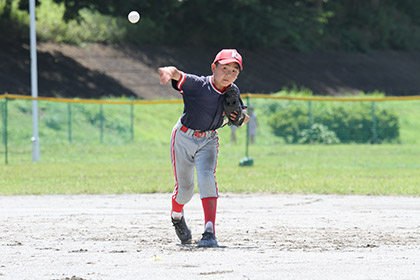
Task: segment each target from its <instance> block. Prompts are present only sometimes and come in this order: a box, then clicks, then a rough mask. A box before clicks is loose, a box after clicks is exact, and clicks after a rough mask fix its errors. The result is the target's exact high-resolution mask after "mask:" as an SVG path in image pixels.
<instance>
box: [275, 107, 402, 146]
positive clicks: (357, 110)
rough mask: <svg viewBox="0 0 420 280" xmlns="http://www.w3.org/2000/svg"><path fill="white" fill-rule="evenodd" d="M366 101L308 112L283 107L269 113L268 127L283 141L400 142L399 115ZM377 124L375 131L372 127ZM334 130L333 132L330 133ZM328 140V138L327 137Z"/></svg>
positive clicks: (301, 109)
mask: <svg viewBox="0 0 420 280" xmlns="http://www.w3.org/2000/svg"><path fill="white" fill-rule="evenodd" d="M374 115H375V123H374V122H373V120H372V108H371V106H369V105H367V104H358V105H354V106H343V105H330V106H326V107H325V108H323V109H322V110H314V112H313V115H312V116H311V114H309V110H308V107H307V106H306V107H305V106H302V105H291V106H286V107H284V108H282V109H279V110H278V111H276V112H274V113H272V115H271V117H270V118H269V121H268V123H269V126H270V127H271V129H272V131H273V133H274V134H275V135H276V136H279V137H282V138H283V139H284V140H285V142H286V143H309V142H310V141H311V137H312V136H313V137H314V138H313V139H312V140H313V141H316V143H327V144H328V143H329V144H333V143H338V142H337V141H336V140H335V139H334V138H335V137H337V139H338V141H339V142H341V143H375V142H376V143H383V142H398V141H399V124H398V117H397V115H396V114H395V113H393V112H391V111H389V110H386V109H381V110H375V114H374ZM374 126H375V127H376V129H375V131H374V130H373V127H374ZM331 132H333V133H334V134H332V133H331ZM326 139H329V140H326Z"/></svg>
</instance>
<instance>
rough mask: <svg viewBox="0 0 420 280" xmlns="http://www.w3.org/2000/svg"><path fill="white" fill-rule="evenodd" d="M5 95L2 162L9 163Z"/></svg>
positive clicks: (5, 100)
mask: <svg viewBox="0 0 420 280" xmlns="http://www.w3.org/2000/svg"><path fill="white" fill-rule="evenodd" d="M7 99H8V98H7V95H6V98H5V99H4V103H3V138H4V140H3V141H4V162H5V163H6V164H8V163H9V159H8V150H7V136H8V135H7Z"/></svg>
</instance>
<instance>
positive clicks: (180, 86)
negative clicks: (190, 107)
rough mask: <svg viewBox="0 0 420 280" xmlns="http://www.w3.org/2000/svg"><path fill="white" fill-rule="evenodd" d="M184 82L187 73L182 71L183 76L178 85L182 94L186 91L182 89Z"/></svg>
mask: <svg viewBox="0 0 420 280" xmlns="http://www.w3.org/2000/svg"><path fill="white" fill-rule="evenodd" d="M184 82H185V73H184V72H181V78H180V79H179V81H178V83H177V85H176V86H177V88H178V89H179V92H180V93H181V94H182V93H184V91H183V90H182V85H183V84H184Z"/></svg>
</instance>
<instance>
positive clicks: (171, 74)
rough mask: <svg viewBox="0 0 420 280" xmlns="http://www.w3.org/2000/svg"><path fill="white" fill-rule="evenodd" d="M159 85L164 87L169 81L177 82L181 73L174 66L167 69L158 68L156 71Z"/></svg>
mask: <svg viewBox="0 0 420 280" xmlns="http://www.w3.org/2000/svg"><path fill="white" fill-rule="evenodd" d="M158 72H159V79H160V84H162V85H164V84H166V83H168V82H169V81H170V80H171V79H174V80H176V81H178V80H179V79H180V78H181V73H180V72H179V70H178V69H177V68H176V67H174V66H169V67H160V68H159V69H158Z"/></svg>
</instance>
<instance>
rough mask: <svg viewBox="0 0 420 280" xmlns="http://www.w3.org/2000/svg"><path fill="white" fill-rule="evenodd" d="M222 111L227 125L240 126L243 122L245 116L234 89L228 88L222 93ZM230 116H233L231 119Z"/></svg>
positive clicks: (237, 92)
mask: <svg viewBox="0 0 420 280" xmlns="http://www.w3.org/2000/svg"><path fill="white" fill-rule="evenodd" d="M224 97H225V99H224V103H223V109H224V111H225V115H226V116H227V117H228V120H229V125H236V126H241V125H242V124H243V122H244V120H245V114H244V112H243V111H242V106H241V102H240V101H239V91H238V89H237V88H236V87H233V86H230V87H228V88H227V89H226V91H225V93H224ZM232 114H233V115H234V116H235V118H234V119H233V117H232Z"/></svg>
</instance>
